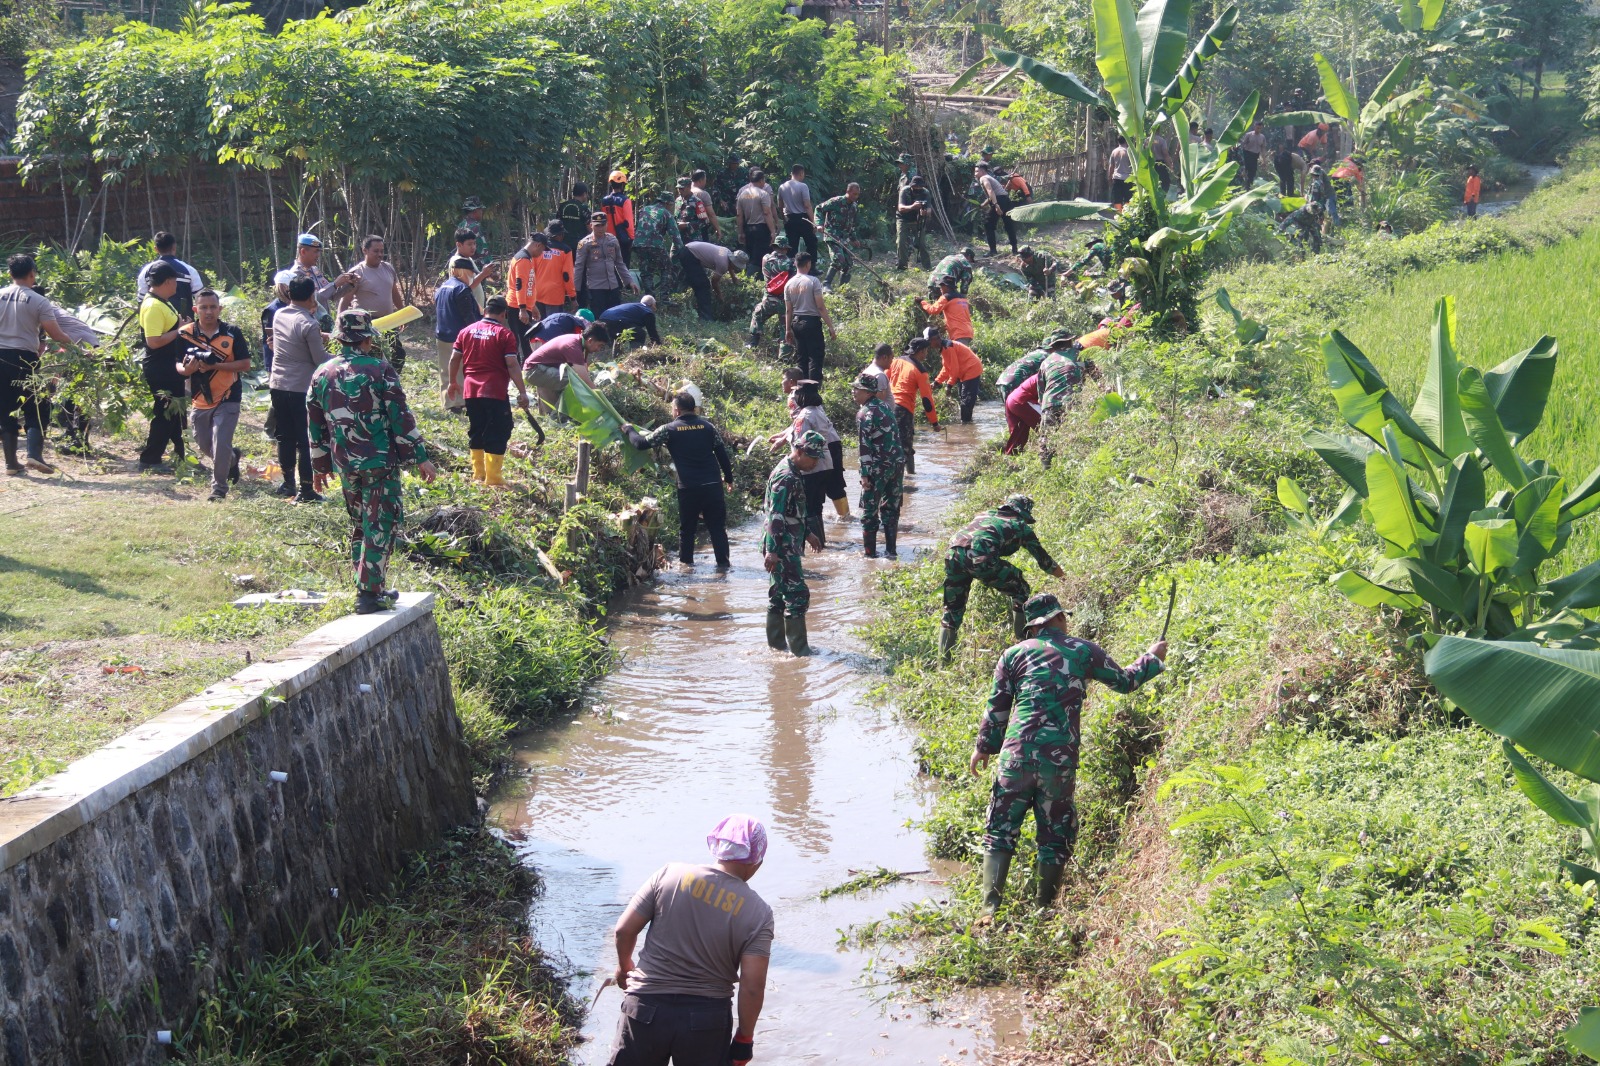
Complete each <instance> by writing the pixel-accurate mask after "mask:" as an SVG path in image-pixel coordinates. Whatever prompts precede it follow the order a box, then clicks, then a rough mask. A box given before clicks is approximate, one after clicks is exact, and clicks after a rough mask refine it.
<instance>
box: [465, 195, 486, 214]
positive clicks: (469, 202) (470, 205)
mask: <svg viewBox="0 0 1600 1066" xmlns="http://www.w3.org/2000/svg"><path fill="white" fill-rule="evenodd" d="M461 210H463V211H482V210H483V201H482V200H480V199H478V198H477V197H476V196H469V197H467V198H466V199H465V200H463V201H461Z"/></svg>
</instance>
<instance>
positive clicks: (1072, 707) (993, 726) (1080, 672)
mask: <svg viewBox="0 0 1600 1066" xmlns="http://www.w3.org/2000/svg"><path fill="white" fill-rule="evenodd" d="M1161 669H1162V663H1161V660H1160V659H1157V658H1156V657H1155V656H1154V655H1150V654H1145V655H1141V656H1139V658H1138V659H1137V660H1135V662H1134V664H1133V665H1132V666H1129V667H1126V668H1124V667H1121V666H1118V665H1117V664H1116V661H1115V660H1113V659H1112V658H1111V656H1109V655H1107V654H1106V653H1105V649H1103V648H1101V647H1100V646H1099V645H1098V644H1095V643H1093V642H1091V641H1087V640H1080V639H1078V638H1077V637H1069V636H1067V635H1066V634H1065V633H1060V632H1057V631H1055V630H1051V629H1045V630H1042V631H1041V632H1040V634H1039V635H1038V636H1037V637H1033V638H1031V639H1028V640H1024V641H1022V642H1020V643H1018V644H1013V645H1012V646H1011V647H1009V648H1007V649H1006V650H1005V651H1003V652H1001V653H1000V661H999V662H997V663H996V664H995V667H994V686H993V687H992V688H991V689H990V690H989V709H988V710H987V711H986V712H985V713H984V716H983V723H982V724H981V725H979V727H978V744H977V748H978V751H979V752H981V753H983V754H985V755H994V754H997V753H999V752H1004V753H1005V754H1006V755H1009V756H1015V757H1017V758H1022V759H1039V760H1042V761H1044V762H1048V763H1052V764H1054V765H1056V766H1061V767H1066V768H1068V769H1074V770H1075V769H1077V766H1078V745H1079V743H1080V741H1081V735H1080V733H1079V722H1078V716H1079V713H1080V712H1081V711H1082V710H1083V697H1084V690H1085V688H1086V684H1087V682H1088V681H1089V680H1090V679H1091V678H1093V679H1094V680H1096V681H1099V682H1100V683H1101V684H1103V685H1106V686H1108V687H1110V688H1111V689H1112V690H1113V691H1116V692H1132V691H1134V690H1135V689H1137V688H1138V687H1139V686H1140V685H1142V684H1144V683H1145V682H1146V681H1149V680H1150V679H1151V678H1152V677H1155V676H1156V675H1157V674H1159V673H1160V672H1161ZM1002 738H1003V739H1002Z"/></svg>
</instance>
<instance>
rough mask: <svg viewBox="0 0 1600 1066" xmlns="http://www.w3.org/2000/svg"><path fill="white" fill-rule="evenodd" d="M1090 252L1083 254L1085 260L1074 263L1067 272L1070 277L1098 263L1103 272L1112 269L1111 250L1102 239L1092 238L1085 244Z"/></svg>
mask: <svg viewBox="0 0 1600 1066" xmlns="http://www.w3.org/2000/svg"><path fill="white" fill-rule="evenodd" d="M1084 246H1085V247H1086V248H1088V251H1086V252H1084V253H1083V258H1082V259H1079V260H1078V261H1077V262H1076V263H1073V264H1072V266H1071V267H1070V268H1068V270H1067V274H1068V276H1069V277H1070V276H1075V275H1077V274H1078V272H1079V271H1081V270H1083V269H1084V268H1085V267H1087V266H1088V265H1089V264H1090V263H1093V262H1096V261H1098V262H1099V263H1100V269H1101V270H1102V271H1106V270H1110V269H1111V248H1110V247H1109V246H1108V245H1107V244H1106V242H1105V241H1104V240H1103V239H1101V238H1100V237H1090V238H1089V239H1088V240H1087V241H1086V242H1085V244H1084Z"/></svg>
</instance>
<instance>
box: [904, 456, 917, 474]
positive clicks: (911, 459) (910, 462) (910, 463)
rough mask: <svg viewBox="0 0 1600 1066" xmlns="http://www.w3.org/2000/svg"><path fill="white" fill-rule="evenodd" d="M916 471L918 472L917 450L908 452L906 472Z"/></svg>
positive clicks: (912, 472) (913, 472)
mask: <svg viewBox="0 0 1600 1066" xmlns="http://www.w3.org/2000/svg"><path fill="white" fill-rule="evenodd" d="M916 472H917V453H916V452H906V473H908V474H915V473H916Z"/></svg>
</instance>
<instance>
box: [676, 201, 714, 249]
mask: <svg viewBox="0 0 1600 1066" xmlns="http://www.w3.org/2000/svg"><path fill="white" fill-rule="evenodd" d="M672 217H674V218H676V219H677V220H678V232H680V233H682V234H683V239H684V240H686V241H708V240H710V239H711V212H710V211H707V210H706V204H705V201H704V200H702V199H700V198H699V197H698V196H695V195H694V194H693V193H690V194H689V195H688V196H680V197H678V198H677V199H676V200H673V201H672Z"/></svg>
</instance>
